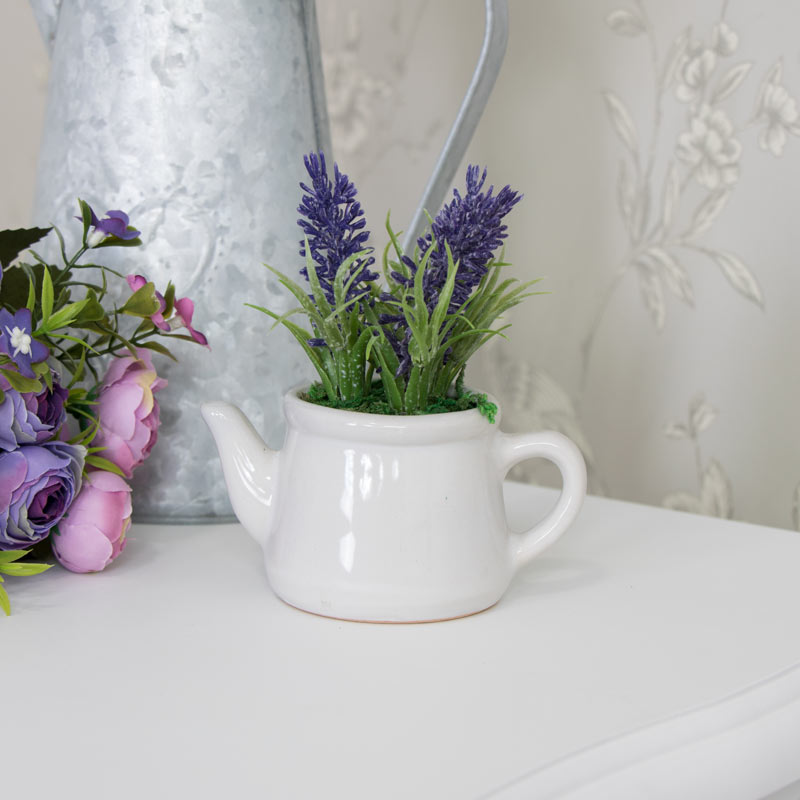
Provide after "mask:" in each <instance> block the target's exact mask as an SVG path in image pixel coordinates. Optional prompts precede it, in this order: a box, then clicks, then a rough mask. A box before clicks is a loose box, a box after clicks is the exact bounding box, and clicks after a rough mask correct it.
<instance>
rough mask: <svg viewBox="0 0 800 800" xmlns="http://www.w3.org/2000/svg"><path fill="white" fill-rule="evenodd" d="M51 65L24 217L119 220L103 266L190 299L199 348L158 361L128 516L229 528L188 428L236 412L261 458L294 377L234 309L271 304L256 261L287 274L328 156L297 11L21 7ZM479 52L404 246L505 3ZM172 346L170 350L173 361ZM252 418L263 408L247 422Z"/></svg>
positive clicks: (495, 53)
mask: <svg viewBox="0 0 800 800" xmlns="http://www.w3.org/2000/svg"><path fill="white" fill-rule="evenodd" d="M31 4H32V6H33V8H34V11H35V13H36V16H37V22H38V24H39V27H40V29H41V31H42V35H43V36H44V38H45V41H46V42H47V43H48V45H49V47H50V53H51V57H52V66H51V73H50V74H51V78H50V88H49V96H48V105H47V112H46V119H45V126H44V135H43V141H42V148H41V153H40V158H39V169H38V177H37V192H36V203H35V212H34V213H35V220H36V221H37V222H38V223H39V224H44V223H45V222H48V221H50V222H53V223H55V224H58V225H59V226H62V227H64V228H67V227H68V219H69V216H70V215H71V214H72V213H73V210H74V203H75V195H76V194H77V193H79V194H80V195H81V196H82V197H83V198H84V199H86V200H87V201H89V202H90V203H96V204H97V207H96V210H97V211H98V212H103V211H105V210H106V207H113V208H122V209H125V210H126V211H127V212H128V213H129V214H130V217H131V221H132V222H133V223H135V224H136V226H137V227H138V228H139V229H140V230H142V231H144V232H145V234H146V243H145V245H144V247H143V248H141V249H139V250H138V251H132V252H127V251H114V250H113V249H112V250H106V251H104V253H103V257H104V262H103V263H107V264H108V265H109V266H112V267H116V268H118V269H120V270H121V271H128V272H130V271H135V272H140V273H143V274H146V275H147V276H148V278H150V279H151V280H153V281H155V283H156V285H157V286H165V285H166V283H167V281H169V280H172V281H173V282H174V283H175V285H176V288H177V293H178V296H179V297H191V298H192V299H193V300H194V301H195V303H196V304H197V308H198V313H199V318H198V320H196V322H197V327H199V328H200V329H201V330H203V331H204V332H205V333H206V334H207V336H208V338H209V340H210V343H211V346H212V351H211V352H210V353H209V352H208V351H205V350H202V349H201V348H198V347H191V346H186V347H184V348H181V349H180V352H178V353H177V355H178V357H179V359H180V360H179V363H177V364H175V363H172V362H169V363H164V362H162V364H161V367H160V373H161V374H163V376H164V377H165V378H167V380H168V381H169V388H168V389H167V390H165V391H164V392H163V393H162V395H161V397H160V399H161V420H162V424H161V430H160V434H159V437H160V439H161V441H160V444H159V446H158V447H157V448H156V449H155V450H154V451H153V454H152V456H151V457H150V458H149V460H148V461H147V463H146V465H145V466H143V467H141V468H140V469H139V471H138V472H137V473H136V475H135V476H134V479H133V488H134V492H135V498H136V500H135V504H134V505H135V514H136V517H137V519H139V520H159V521H170V522H179V521H187V522H198V521H204V520H207V521H219V520H220V519H223V518H227V517H230V516H231V508H230V504H229V501H228V497H227V492H226V491H225V485H224V482H223V481H222V477H221V473H220V468H219V462H218V459H217V455H216V448H215V446H214V442H213V441H212V439H211V437H210V436H208V435H207V434H206V432H205V430H203V429H202V428H201V427H200V426H201V424H202V423H201V421H200V411H199V409H200V404H201V401H202V400H203V399H205V398H208V397H221V398H229V399H233V398H241V397H252V396H253V391H252V387H253V386H257V387H258V389H259V394H260V395H261V398H260V402H257V403H256V402H254V404H253V406H252V407H251V408H245V411H246V412H247V413H248V414H249V416H250V418H251V419H252V420H253V421H254V423H255V425H256V427H258V428H259V429H260V430H261V431H263V432H264V433H265V434H266V438H267V441H268V443H269V444H270V445H271V446H273V447H277V446H279V445H280V443H281V440H282V438H283V422H282V415H281V413H280V400H281V397H282V395H283V393H284V391H285V390H286V389H287V388H288V387H289V386H291V385H293V384H296V383H298V382H300V381H302V380H304V379H306V378H308V377H309V367H308V365H307V364H306V363H305V357H304V356H303V354H302V352H301V351H300V350H299V348H296V347H293V346H290V345H288V340H287V339H286V338H282V334H281V333H280V332H278V331H275V332H273V333H270V335H269V336H267V335H266V331H265V329H264V328H263V325H261V322H262V321H261V320H260V319H257V318H256V317H253V316H249V315H248V314H247V313H246V310H245V309H244V308H243V305H242V304H243V302H245V301H246V300H247V299H249V298H258V302H260V303H263V304H264V305H266V306H269V307H270V308H273V309H285V308H287V303H288V299H287V298H286V297H285V295H284V293H283V292H282V291H281V290H280V287H279V285H278V284H277V282H276V281H275V280H274V278H271V277H270V274H269V273H268V272H267V271H266V270H262V269H258V265H259V264H261V263H262V262H265V261H266V262H270V263H275V264H282V263H291V262H292V260H294V259H295V258H296V252H297V243H296V241H295V238H294V237H289V238H287V234H286V232H287V231H292V230H293V229H294V227H295V218H296V212H295V209H294V207H293V203H291V202H289V203H287V202H286V198H287V197H289V198H292V197H295V196H296V194H297V184H298V181H299V180H300V179H301V178H302V174H301V172H302V155H303V154H304V153H308V152H310V151H314V150H323V151H324V152H326V153H331V145H330V135H329V130H328V119H327V112H326V107H325V97H324V86H323V78H322V69H321V63H320V54H319V40H318V34H317V24H316V14H315V7H314V2H313V0H243V2H239V3H235V4H233V3H227V2H225V3H223V2H221V0H70V2H68V3H63V5H62V4H61V2H60V0H32V2H31ZM486 10H487V32H486V37H485V40H484V46H483V50H482V53H481V57H480V60H479V63H478V68H477V70H476V73H475V75H474V76H473V81H472V84H471V85H470V89H469V91H468V93H467V97H466V98H465V100H464V104H463V105H462V108H461V111H460V113H459V117H458V119H457V121H456V124H455V125H454V127H453V130H452V131H451V134H450V137H449V139H448V142H447V144H446V146H445V149H444V151H443V153H442V156H441V157H440V160H439V164H438V165H437V168H436V170H435V172H434V175H433V176H432V178H431V181H430V182H429V184H428V188H427V189H426V192H425V195H424V197H423V200H422V202H421V203H420V211H419V212H418V215H417V218H416V219H415V221H414V224H413V225H412V226H410V231H409V235H413V233H414V231H415V230H418V229H419V227H420V225H421V221H422V220H423V217H422V212H421V209H422V208H423V207H426V208H433V207H436V206H438V204H439V203H440V202H441V200H442V197H443V195H444V192H445V191H446V189H447V187H448V185H449V184H450V182H451V181H452V178H453V174H454V172H455V170H456V168H457V166H458V163H459V161H460V159H461V157H462V155H463V152H464V149H465V148H466V145H467V143H468V141H469V139H470V138H471V135H472V132H473V130H474V128H475V125H476V124H477V121H478V118H479V117H480V114H481V112H482V110H483V107H484V105H485V102H486V99H487V98H488V95H489V92H490V91H491V88H492V85H493V83H494V79H495V77H496V75H497V72H498V70H499V67H500V64H501V62H502V58H503V53H504V52H505V42H506V36H507V12H506V8H505V0H486ZM176 349H177V348H176ZM265 409H266V412H265V411H264V410H265Z"/></svg>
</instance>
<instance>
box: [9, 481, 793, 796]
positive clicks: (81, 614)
mask: <svg viewBox="0 0 800 800" xmlns="http://www.w3.org/2000/svg"><path fill="white" fill-rule="evenodd" d="M506 495H507V500H508V506H509V519H510V521H511V523H512V525H514V526H516V527H519V528H522V527H524V525H525V523H526V522H527V523H530V522H532V521H533V520H534V519H535V518H537V517H540V516H542V515H543V513H544V512H545V511H546V509H547V508H548V507H550V506H551V505H552V504H553V502H554V500H555V493H554V492H553V491H551V490H546V489H535V488H531V487H523V486H520V485H516V484H509V485H507V486H506ZM7 585H8V588H9V590H10V593H11V599H12V604H13V615H12V616H11V617H10V618H8V619H0V679H1V680H0V687H2V695H1V697H2V700H1V701H0V702H1V703H2V711H1V712H0V720H2V728H1V729H0V730H2V739H1V740H0V793H2V795H3V796H4V797H9V798H12V797H13V798H27V797H48V798H52V797H57V798H59V800H65V799H67V800H68V799H69V798H79V797H80V798H94V797H98V798H99V797H104V798H129V797H130V798H133V797H137V798H138V797H191V798H211V797H226V798H227V797H231V798H249V797H258V798H327V797H335V798H348V799H349V798H355V799H357V798H370V800H372V799H377V798H478V797H486V796H496V797H503V798H506V797H508V798H511V797H534V798H540V797H567V796H569V797H576V798H577V797H587V798H588V797H601V798H603V797H615V798H616V797H632V798H633V797H640V798H645V797H646V798H652V797H661V796H664V797H677V796H680V797H681V798H690V797H698V798H714V797H717V796H718V797H724V798H725V800H731V798H736V797H743V798H744V797H759V796H764V795H766V794H768V793H769V792H772V791H776V790H778V789H780V788H781V787H783V786H785V785H786V784H788V783H791V782H792V781H796V780H799V779H800V668H795V665H797V664H798V663H800V635H799V634H800V535H798V534H796V533H793V532H790V531H782V530H774V529H770V528H764V527H759V526H753V525H745V524H741V523H732V522H725V521H720V520H714V519H708V518H702V517H696V516H693V515H688V514H680V513H677V512H671V511H666V510H663V509H656V508H649V507H645V506H639V505H634V504H630V503H623V502H619V501H612V500H606V499H601V498H594V497H590V498H588V499H587V501H586V505H585V507H584V509H583V511H582V512H581V515H580V517H579V519H578V521H577V522H576V523H575V525H574V526H573V527H572V528H571V529H570V530H569V531H568V532H567V533H566V534H565V535H564V536H563V537H562V538H561V540H560V541H559V542H558V543H556V544H555V545H554V546H553V547H552V548H551V549H550V550H548V551H547V552H546V553H545V554H543V555H542V556H540V557H539V558H538V559H537V560H536V562H534V563H533V564H532V565H531V566H529V567H528V568H526V569H525V570H524V571H522V572H520V573H519V574H518V575H517V576H516V578H515V580H514V582H513V583H512V585H511V588H510V589H509V591H508V593H507V594H506V596H505V597H504V598H503V599H502V600H501V601H500V603H499V604H498V605H496V606H495V607H494V608H492V609H490V610H488V611H486V612H484V613H482V614H478V615H476V616H473V617H469V618H465V619H460V620H454V621H451V622H443V623H432V624H423V625H370V624H363V623H350V622H340V621H335V620H329V619H323V618H320V617H315V616H313V615H310V614H306V613H303V612H301V611H297V610H295V609H293V608H290V607H288V606H286V605H284V604H283V603H281V602H280V601H279V600H277V599H276V598H275V597H274V595H273V594H272V593H271V592H270V590H269V586H268V584H267V580H266V577H265V573H264V569H263V565H262V562H261V556H260V552H259V550H258V548H257V546H256V544H255V543H254V542H253V541H251V540H250V538H249V537H248V536H247V534H246V533H245V532H244V530H243V529H242V528H240V527H239V526H238V525H224V526H191V527H178V526H175V527H168V526H145V525H138V526H134V528H133V530H132V532H131V534H130V541H129V545H128V548H127V550H126V552H125V554H124V555H123V557H122V558H120V559H119V561H118V562H116V563H115V564H113V565H112V566H111V567H110V568H108V569H107V570H106V571H105V572H103V573H100V574H97V575H73V574H71V573H68V572H66V571H64V570H62V569H60V568H54V569H52V570H50V571H49V572H47V573H44V574H42V575H40V576H35V577H31V578H25V579H13V578H11V579H9V580H8V584H7ZM775 676H777V677H775ZM737 693H738V694H737ZM693 709H694V711H693ZM686 712H689V713H686ZM664 720H666V722H664ZM776 726H777V727H776ZM731 736H733V737H734V738H733V739H731ZM737 737H738V738H737ZM709 747H711V751H713V752H711V753H710V754H709V749H708V748H709ZM731 747H733V749H732V750H731ZM731 753H733V754H734V755H736V754H739V756H740V757H735V758H731ZM676 758H677V759H678V762H677V763H676V762H674V759H676ZM670 759H673V761H670ZM680 759H683V761H682V762H681V761H680ZM692 759H694V761H696V762H697V763H696V764H695V765H694V766H692V764H691V763H690V762H692ZM715 759H716V762H715ZM715 763H716V764H718V765H719V764H722V765H726V767H725V768H724V769H719V768H718V767H715V766H714V765H715ZM681 764H682V766H681ZM642 765H644V766H642ZM659 765H660V766H659ZM687 765H688V766H687ZM645 767H646V768H645ZM687 770H688V771H687ZM719 773H723V776H722V777H721V776H720V774H719ZM674 775H680V776H682V777H681V780H683V781H684V782H686V781H688V783H687V784H686V786H685V787H684V788H683V789H682V791H681V792H680V794H676V793H675V792H674V791H672V790H670V789H669V786H670V785H671V784H670V781H671V780H673V778H671V777H669V776H674ZM665 776H667V777H666V778H665ZM724 776H728V777H727V778H725V777H724ZM726 780H728V783H729V785H728V784H726V783H725V781H726ZM604 781H605V783H604ZM609 781H610V783H609ZM615 781H616V783H614V782H615ZM704 781H706V782H707V781H712V782H713V785H712V783H704ZM626 782H627V783H626ZM626 786H627V788H625V787H626ZM604 787H605V788H604ZM609 787H616V788H614V789H613V791H612V789H611V788H609ZM631 787H633V788H631ZM659 787H660V788H659ZM665 787H667V788H665ZM717 792H719V793H718V794H717ZM787 796H788V795H787ZM798 796H800V790H798Z"/></svg>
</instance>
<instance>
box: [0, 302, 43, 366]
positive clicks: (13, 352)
mask: <svg viewBox="0 0 800 800" xmlns="http://www.w3.org/2000/svg"><path fill="white" fill-rule="evenodd" d="M0 352H3V353H5V354H6V355H7V356H9V357H10V358H11V360H12V361H13V362H14V363H15V364H16V365H17V369H18V370H19V371H20V374H22V375H24V376H25V377H26V378H33V377H35V375H34V372H33V369H32V368H31V364H38V363H39V362H40V361H44V360H45V359H46V358H47V357H48V356H49V355H50V351H49V350H48V349H47V346H46V345H44V344H42V343H41V342H39V341H37V340H36V339H34V338H33V321H32V320H31V312H30V311H29V310H28V309H27V308H21V309H19V310H18V311H16V312H15V313H14V314H12V313H11V312H10V311H7V310H6V309H5V308H2V309H0Z"/></svg>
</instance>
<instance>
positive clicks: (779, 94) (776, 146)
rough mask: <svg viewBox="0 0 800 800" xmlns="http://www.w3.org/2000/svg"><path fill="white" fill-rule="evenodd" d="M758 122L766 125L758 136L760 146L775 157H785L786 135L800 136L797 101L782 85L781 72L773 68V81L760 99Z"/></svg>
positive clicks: (799, 113)
mask: <svg viewBox="0 0 800 800" xmlns="http://www.w3.org/2000/svg"><path fill="white" fill-rule="evenodd" d="M756 120H758V121H762V122H765V123H766V127H765V128H764V129H763V130H762V131H761V132H760V133H759V134H758V144H759V145H760V147H761V149H762V150H768V151H769V152H770V153H772V155H774V156H780V155H783V148H784V146H785V144H786V138H787V137H786V134H787V133H791V134H792V135H794V136H800V112H798V109H797V101H796V100H795V99H794V97H792V96H791V95H790V94H789V92H788V91H787V90H786V87H785V86H782V85H781V70H780V69H775V68H773V70H772V79H771V80H769V81H768V82H767V84H766V85H765V86H764V88H763V90H762V92H761V96H760V97H759V103H758V110H757V112H756Z"/></svg>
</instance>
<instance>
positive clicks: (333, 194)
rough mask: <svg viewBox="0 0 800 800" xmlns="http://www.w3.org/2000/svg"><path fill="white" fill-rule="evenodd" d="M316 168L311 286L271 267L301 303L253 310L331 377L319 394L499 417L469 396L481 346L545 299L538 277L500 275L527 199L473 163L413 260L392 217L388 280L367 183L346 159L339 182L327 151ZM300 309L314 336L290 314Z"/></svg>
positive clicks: (383, 406)
mask: <svg viewBox="0 0 800 800" xmlns="http://www.w3.org/2000/svg"><path fill="white" fill-rule="evenodd" d="M304 162H305V167H306V171H307V172H308V174H309V176H310V178H311V186H308V185H307V184H305V183H301V184H300V186H301V189H302V190H303V192H304V194H303V197H302V201H301V203H300V206H299V208H298V211H299V212H300V214H301V215H302V217H301V219H299V220H298V224H299V226H300V228H301V229H302V231H303V233H304V235H305V236H304V239H303V241H302V242H301V250H300V254H301V255H303V256H304V257H305V262H306V263H305V266H304V267H303V268H302V269H301V270H300V274H301V275H302V276H303V277H304V278H305V279H306V281H307V286H306V287H303V286H301V285H299V284H298V283H296V282H295V281H293V280H292V279H291V278H289V277H287V276H286V275H284V274H283V273H281V272H278V271H277V270H275V269H274V268H273V267H269V269H271V270H272V271H273V272H274V273H275V274H276V275H277V276H278V277H279V279H280V281H281V283H282V284H283V285H284V286H286V288H287V289H288V290H289V291H290V292H291V293H292V295H293V296H294V297H295V298H296V300H297V301H298V303H299V304H300V305H299V307H298V308H294V309H292V310H291V311H289V312H288V313H286V314H284V315H282V316H279V315H277V314H275V313H274V312H272V311H270V310H268V309H265V308H263V307H261V306H251V307H252V308H256V309H258V310H259V311H262V312H264V313H265V314H267V315H269V316H270V317H272V318H273V319H274V320H275V323H276V324H282V325H284V326H286V327H287V328H288V329H289V331H291V333H292V334H293V335H294V337H295V338H296V339H297V340H298V342H299V343H300V345H301V347H303V349H304V351H305V352H306V354H307V355H308V357H309V359H310V360H311V363H312V364H313V365H314V368H315V369H316V371H317V374H318V375H319V378H320V382H319V384H317V385H315V386H314V387H312V388H311V390H310V391H309V399H311V400H314V401H316V402H322V403H324V404H327V405H332V406H335V407H341V408H355V409H359V410H365V411H371V412H380V413H392V414H421V413H431V412H438V411H447V410H460V409H462V408H468V407H474V406H476V405H477V406H478V407H480V408H481V410H482V411H483V412H484V413H485V414H486V415H487V416H489V417H490V418H491V416H492V413H493V412H492V407H491V404H489V403H488V402H487V401H486V400H485V397H483V396H479V395H474V394H472V393H470V392H466V391H464V389H463V383H464V370H465V367H466V363H467V360H468V359H469V358H470V357H471V356H472V354H473V353H474V352H475V351H476V350H477V349H478V348H479V347H480V346H481V345H483V344H484V343H485V342H486V341H487V340H488V339H489V338H491V337H492V336H496V335H502V331H503V330H504V329H505V328H499V329H495V328H493V327H492V326H493V325H494V323H495V322H496V320H497V319H498V317H500V316H501V315H502V314H503V313H504V312H505V311H507V310H508V309H510V308H511V307H513V306H515V305H517V304H518V303H519V302H521V301H522V300H523V299H524V298H525V297H528V296H530V295H531V294H534V293H533V292H528V291H527V290H528V289H529V287H530V286H531V285H532V284H534V283H536V281H530V282H528V283H520V282H519V281H517V280H516V279H514V278H509V279H506V280H504V281H502V282H501V281H500V280H499V274H500V268H501V267H503V266H506V265H505V264H504V263H503V262H502V260H500V259H499V258H498V257H497V255H496V252H497V250H498V248H499V247H500V246H501V245H502V243H503V240H504V239H505V237H506V225H505V224H504V222H503V220H504V218H505V216H506V215H507V214H508V212H509V211H510V210H511V209H512V208H513V207H514V206H515V205H516V203H517V202H519V200H520V199H521V196H520V195H519V194H518V193H517V192H515V191H512V190H511V189H510V188H509V187H508V186H505V187H503V188H502V189H501V190H500V191H499V192H497V194H495V193H494V187H493V186H490V187H489V188H488V189H487V190H485V191H484V190H483V187H484V184H485V182H486V170H484V171H483V172H482V173H481V172H480V170H479V168H478V167H476V166H470V167H469V168H468V169H467V181H466V183H467V188H466V192H465V193H464V194H463V195H462V194H460V193H459V191H458V190H454V192H453V195H454V196H453V199H452V200H451V201H450V203H449V204H447V205H446V206H445V207H444V208H442V210H441V211H440V212H439V213H438V214H437V216H436V218H435V219H433V220H432V222H431V228H430V230H429V231H428V232H427V233H426V234H425V235H423V236H422V237H420V238H419V239H418V241H417V246H416V247H415V249H414V252H413V253H407V252H404V251H403V249H402V248H401V246H400V244H399V241H398V236H397V234H396V233H395V232H394V231H393V230H392V228H391V225H390V223H389V220H388V217H387V221H386V230H387V233H388V236H389V243H388V244H387V245H386V248H385V249H384V252H383V274H384V276H385V279H386V284H385V285H381V284H380V283H379V282H378V277H379V276H378V275H377V274H376V273H375V272H372V271H371V270H370V269H369V267H370V266H372V265H373V264H374V261H375V259H374V258H373V256H372V252H373V249H372V247H371V246H369V245H368V244H367V242H368V239H369V232H368V231H367V230H366V222H365V219H364V216H363V212H362V209H361V205H360V203H359V202H358V201H357V200H356V199H355V198H356V189H355V186H354V185H353V183H352V182H351V181H350V179H349V178H348V177H347V175H345V174H343V173H341V172H340V171H339V168H338V166H337V165H335V164H334V176H333V180H332V181H331V180H330V178H329V177H328V175H327V171H326V165H325V159H324V156H323V155H322V154H321V153H320V154H314V153H312V154H310V155H308V156H307V157H306V158H305V159H304ZM392 251H393V253H394V256H395V257H394V258H390V252H392ZM248 305H249V304H248ZM297 312H301V313H303V314H305V315H306V317H307V319H308V322H309V324H310V328H311V329H310V330H309V329H307V328H303V327H302V326H300V325H298V324H296V323H295V322H293V321H292V320H291V319H290V317H291V316H292V315H293V314H295V313H297ZM505 327H508V326H505Z"/></svg>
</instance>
